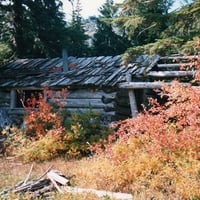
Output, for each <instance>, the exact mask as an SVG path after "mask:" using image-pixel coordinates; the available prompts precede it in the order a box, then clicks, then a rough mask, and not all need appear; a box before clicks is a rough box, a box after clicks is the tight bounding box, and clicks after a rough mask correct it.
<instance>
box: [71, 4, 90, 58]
mask: <svg viewBox="0 0 200 200" xmlns="http://www.w3.org/2000/svg"><path fill="white" fill-rule="evenodd" d="M70 2H71V4H72V21H71V23H70V24H69V27H68V36H69V37H68V39H69V41H68V52H69V54H70V55H73V56H87V55H88V53H89V47H88V45H87V42H86V41H87V39H88V36H87V35H86V34H85V30H84V28H83V23H82V17H81V3H80V1H79V0H77V1H76V2H74V1H73V0H70ZM74 4H75V5H74Z"/></svg>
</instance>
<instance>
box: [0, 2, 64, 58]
mask: <svg viewBox="0 0 200 200" xmlns="http://www.w3.org/2000/svg"><path fill="white" fill-rule="evenodd" d="M0 5H1V10H2V12H4V13H5V12H6V13H7V14H8V15H9V16H10V19H9V23H6V25H5V22H6V20H7V19H5V18H4V20H3V21H1V22H0V23H1V25H0V26H4V28H5V26H7V27H6V29H7V30H9V35H10V37H11V39H10V40H9V41H8V42H9V44H10V45H11V46H12V48H13V51H14V52H15V54H16V57H18V58H25V57H26V58H28V57H55V56H58V55H60V54H61V50H62V47H63V46H65V45H66V41H67V40H66V37H67V35H66V30H67V29H66V22H65V21H64V14H63V13H62V12H61V11H60V8H61V6H62V4H61V1H60V0H35V1H30V0H2V1H1V2H0ZM0 33H1V35H2V34H3V35H5V34H4V33H3V31H2V30H0ZM4 40H5V37H4Z"/></svg>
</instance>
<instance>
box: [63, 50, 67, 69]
mask: <svg viewBox="0 0 200 200" xmlns="http://www.w3.org/2000/svg"><path fill="white" fill-rule="evenodd" d="M62 59H63V71H64V72H67V71H68V54H67V49H63V50H62Z"/></svg>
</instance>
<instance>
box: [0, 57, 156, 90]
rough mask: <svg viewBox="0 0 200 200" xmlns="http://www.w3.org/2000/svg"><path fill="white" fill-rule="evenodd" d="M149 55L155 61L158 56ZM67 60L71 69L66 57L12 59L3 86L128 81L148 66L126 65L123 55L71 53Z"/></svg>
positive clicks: (1, 74)
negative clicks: (98, 55)
mask: <svg viewBox="0 0 200 200" xmlns="http://www.w3.org/2000/svg"><path fill="white" fill-rule="evenodd" d="M147 58H148V61H150V62H151V63H153V62H154V61H155V60H156V59H157V57H151V59H149V57H148V56H146V59H147ZM152 58H153V59H152ZM140 59H141V58H140ZM67 63H68V70H67V71H64V70H63V60H62V58H54V59H18V60H16V61H12V62H10V63H8V64H6V65H3V66H0V88H43V87H45V86H49V87H52V88H53V87H65V86H96V87H104V86H117V85H118V84H119V83H122V82H125V81H126V74H127V73H128V74H142V73H143V72H144V70H145V67H142V66H140V65H138V62H136V61H135V62H133V63H131V64H129V65H128V66H123V65H122V64H121V56H114V57H112V56H100V57H87V58H75V57H68V61H67ZM151 63H150V64H151Z"/></svg>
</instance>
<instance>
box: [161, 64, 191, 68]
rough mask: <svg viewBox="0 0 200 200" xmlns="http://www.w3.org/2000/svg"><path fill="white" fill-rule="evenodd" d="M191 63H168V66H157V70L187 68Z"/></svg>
mask: <svg viewBox="0 0 200 200" xmlns="http://www.w3.org/2000/svg"><path fill="white" fill-rule="evenodd" d="M192 65H193V64H192V63H170V64H166V63H165V64H157V67H158V68H180V67H187V66H192Z"/></svg>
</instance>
